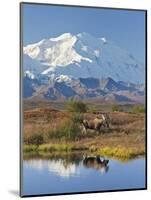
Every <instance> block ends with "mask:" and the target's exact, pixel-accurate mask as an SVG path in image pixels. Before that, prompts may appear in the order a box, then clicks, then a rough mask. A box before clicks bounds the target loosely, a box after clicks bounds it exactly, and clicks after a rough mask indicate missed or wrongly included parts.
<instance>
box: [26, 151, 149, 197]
mask: <svg viewBox="0 0 151 200" xmlns="http://www.w3.org/2000/svg"><path fill="white" fill-rule="evenodd" d="M84 155H86V154H84ZM129 177H133V178H132V179H130V178H129ZM94 183H95V184H94ZM144 187H145V159H144V158H137V159H133V160H130V161H129V162H120V161H119V160H115V159H110V160H108V159H107V158H101V157H98V156H94V155H93V156H85V157H83V155H82V154H80V153H79V154H69V155H68V154H61V155H59V154H54V153H53V155H52V154H51V155H50V154H49V155H46V154H44V155H32V156H31V155H30V156H29V155H28V156H27V155H26V157H24V163H23V194H25V195H31V194H51V193H68V192H80V191H81V192H82V191H101V190H117V189H132V188H144Z"/></svg>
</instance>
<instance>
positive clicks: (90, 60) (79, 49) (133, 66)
mask: <svg viewBox="0 0 151 200" xmlns="http://www.w3.org/2000/svg"><path fill="white" fill-rule="evenodd" d="M23 53H24V57H23V68H24V72H25V71H27V72H28V74H30V75H31V74H32V77H35V76H36V75H38V74H43V75H46V76H51V75H53V76H55V77H60V79H64V80H67V81H69V80H70V78H71V77H73V78H75V79H76V78H88V77H93V78H98V79H102V78H107V77H111V78H113V79H114V80H116V81H128V82H129V81H130V82H133V83H144V79H145V72H144V70H145V66H144V65H143V64H142V63H141V62H140V61H139V59H136V58H135V57H134V56H133V55H132V54H131V53H130V52H127V51H126V50H124V49H122V48H120V47H119V46H118V45H116V44H115V43H114V42H112V41H110V40H108V39H106V38H105V37H102V38H96V37H93V36H92V35H90V34H88V33H79V34H77V35H72V34H71V33H64V34H62V35H60V36H59V37H56V38H50V39H43V40H41V41H40V42H38V43H35V44H29V45H27V46H25V47H24V48H23ZM58 80H59V79H58Z"/></svg>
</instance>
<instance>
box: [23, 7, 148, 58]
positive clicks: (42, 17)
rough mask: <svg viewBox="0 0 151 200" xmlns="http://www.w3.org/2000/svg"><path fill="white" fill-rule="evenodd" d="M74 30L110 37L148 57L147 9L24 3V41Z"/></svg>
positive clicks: (138, 54)
mask: <svg viewBox="0 0 151 200" xmlns="http://www.w3.org/2000/svg"><path fill="white" fill-rule="evenodd" d="M65 32H70V33H73V34H77V33H80V32H88V33H90V34H92V35H93V36H96V37H106V38H107V39H109V40H112V41H114V42H115V43H117V44H118V45H119V46H120V47H122V48H125V49H126V50H128V51H130V52H131V53H132V54H133V55H134V56H136V57H137V58H138V59H139V60H140V61H142V62H144V59H145V52H144V51H145V12H143V11H128V10H113V9H112V10H111V9H96V8H93V9H92V8H79V7H78V8H77V7H72V8H71V7H63V6H48V5H47V6H46V5H34V4H24V5H23V43H24V45H27V44H30V43H34V42H38V41H40V40H41V39H44V38H50V37H55V36H59V35H60V34H62V33H65Z"/></svg>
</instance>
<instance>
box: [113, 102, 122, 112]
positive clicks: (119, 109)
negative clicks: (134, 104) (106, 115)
mask: <svg viewBox="0 0 151 200" xmlns="http://www.w3.org/2000/svg"><path fill="white" fill-rule="evenodd" d="M122 111H123V108H122V107H121V106H120V105H117V104H115V105H113V106H112V112H122Z"/></svg>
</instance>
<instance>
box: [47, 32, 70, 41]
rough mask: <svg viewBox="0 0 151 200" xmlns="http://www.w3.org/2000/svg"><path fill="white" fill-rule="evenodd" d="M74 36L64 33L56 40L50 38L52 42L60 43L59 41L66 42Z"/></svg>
mask: <svg viewBox="0 0 151 200" xmlns="http://www.w3.org/2000/svg"><path fill="white" fill-rule="evenodd" d="M72 37H73V35H72V34H71V33H63V34H62V35H60V36H58V37H55V38H50V40H51V41H59V40H66V39H70V38H72Z"/></svg>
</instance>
